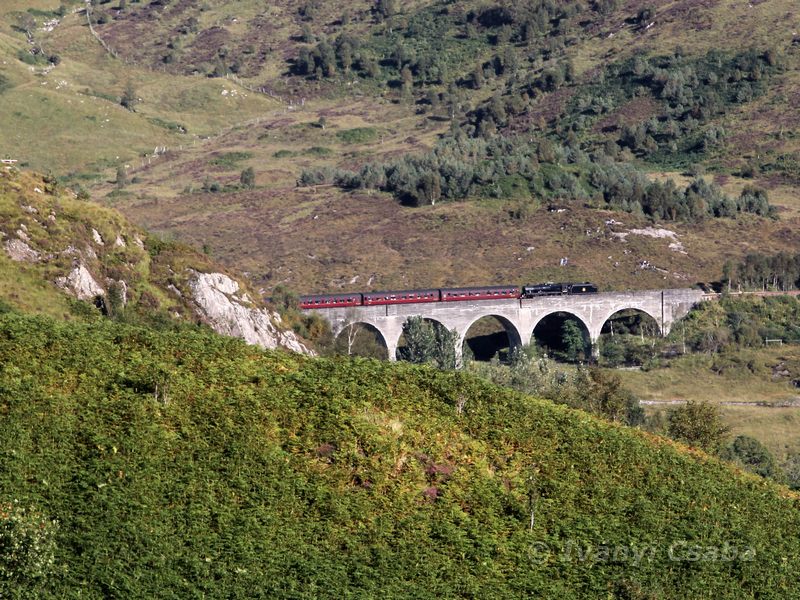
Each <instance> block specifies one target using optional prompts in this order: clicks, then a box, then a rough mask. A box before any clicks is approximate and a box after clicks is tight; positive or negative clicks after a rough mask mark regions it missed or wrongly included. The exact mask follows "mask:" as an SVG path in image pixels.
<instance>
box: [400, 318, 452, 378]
mask: <svg viewBox="0 0 800 600" xmlns="http://www.w3.org/2000/svg"><path fill="white" fill-rule="evenodd" d="M403 340H404V342H405V344H403V346H402V347H400V349H399V350H398V353H399V355H400V358H401V359H402V360H407V361H408V362H412V363H416V364H424V363H432V364H434V365H435V366H436V367H438V368H440V369H455V368H456V364H457V362H458V357H457V355H456V354H457V346H458V342H459V338H458V332H457V331H456V330H452V331H450V330H448V329H447V328H446V327H445V326H444V325H442V324H441V323H437V322H434V321H428V320H425V319H423V318H422V317H409V318H408V319H407V320H406V322H405V323H403Z"/></svg>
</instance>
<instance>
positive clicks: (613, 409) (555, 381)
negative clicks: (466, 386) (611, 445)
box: [467, 348, 644, 425]
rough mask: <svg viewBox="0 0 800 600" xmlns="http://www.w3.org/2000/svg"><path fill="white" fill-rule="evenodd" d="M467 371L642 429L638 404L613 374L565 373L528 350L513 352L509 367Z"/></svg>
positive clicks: (479, 365) (478, 366) (478, 365)
mask: <svg viewBox="0 0 800 600" xmlns="http://www.w3.org/2000/svg"><path fill="white" fill-rule="evenodd" d="M467 369H468V370H469V371H470V372H472V373H475V374H476V375H478V376H480V377H482V378H483V379H486V380H487V381H490V382H492V383H495V384H497V385H501V386H503V387H507V388H511V389H513V390H517V391H519V392H522V393H525V394H530V395H531V396H535V397H537V398H546V399H548V400H551V401H553V402H556V403H558V404H565V405H567V406H570V407H572V408H579V409H581V410H585V411H587V412H589V413H592V414H594V415H596V416H598V417H602V418H604V419H608V420H610V421H614V422H621V423H626V424H628V425H641V424H642V422H643V421H644V411H643V410H642V408H641V406H639V400H638V399H637V398H636V397H635V396H634V395H633V394H632V393H631V392H630V391H629V390H627V389H625V387H624V386H623V385H622V380H621V379H620V377H619V375H618V374H616V373H614V372H613V371H608V370H603V369H598V368H590V369H586V368H583V367H580V368H578V369H565V368H564V367H563V366H562V365H559V364H558V363H556V362H555V361H553V360H552V359H548V358H543V357H540V356H536V354H535V353H534V352H533V351H532V349H530V348H529V349H526V350H525V351H521V350H516V351H515V352H513V353H512V360H511V362H510V364H508V365H503V364H500V363H499V362H498V361H492V362H488V363H487V362H470V363H468V365H467Z"/></svg>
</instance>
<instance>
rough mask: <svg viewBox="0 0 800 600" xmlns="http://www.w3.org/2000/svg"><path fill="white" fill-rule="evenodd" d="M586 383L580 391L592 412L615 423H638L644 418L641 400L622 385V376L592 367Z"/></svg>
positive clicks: (585, 404)
mask: <svg viewBox="0 0 800 600" xmlns="http://www.w3.org/2000/svg"><path fill="white" fill-rule="evenodd" d="M588 373H589V376H588V380H587V381H586V385H585V386H583V387H582V388H580V389H579V390H578V391H579V393H580V394H581V395H582V396H583V398H584V402H583V405H584V406H585V407H586V409H587V410H589V411H590V412H592V413H594V414H597V415H600V416H602V417H605V418H606V419H609V420H611V421H614V422H615V423H627V424H629V425H638V424H640V423H641V422H642V421H643V420H644V415H643V411H642V409H641V407H640V406H639V401H638V400H637V399H636V397H635V396H634V395H633V394H632V393H631V392H630V391H629V390H627V389H625V387H623V385H622V378H621V377H620V376H619V375H618V374H617V373H614V372H612V371H606V370H604V369H590V370H589V372H588Z"/></svg>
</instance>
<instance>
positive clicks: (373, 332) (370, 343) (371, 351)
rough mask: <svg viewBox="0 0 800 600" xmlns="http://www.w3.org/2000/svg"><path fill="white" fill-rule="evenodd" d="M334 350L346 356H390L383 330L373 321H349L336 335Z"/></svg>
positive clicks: (379, 357)
mask: <svg viewBox="0 0 800 600" xmlns="http://www.w3.org/2000/svg"><path fill="white" fill-rule="evenodd" d="M333 347H334V350H335V351H336V352H337V353H338V354H343V355H345V356H363V357H366V358H378V359H380V360H386V359H388V358H389V346H388V344H387V343H386V338H385V337H384V336H383V333H381V330H380V329H378V328H377V327H375V325H373V324H372V323H367V322H364V321H353V322H352V323H348V324H347V325H345V326H344V327H342V330H341V331H340V332H339V333H338V334H337V335H336V338H335V339H334V342H333Z"/></svg>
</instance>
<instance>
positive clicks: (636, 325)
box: [597, 308, 661, 367]
mask: <svg viewBox="0 0 800 600" xmlns="http://www.w3.org/2000/svg"><path fill="white" fill-rule="evenodd" d="M660 337H661V328H660V327H659V325H658V320H657V319H656V318H655V317H654V316H653V315H651V314H650V313H648V312H647V311H646V310H642V309H640V308H626V309H621V310H618V311H616V312H614V313H612V314H610V315H609V316H608V318H607V319H606V320H605V321H604V322H603V326H602V328H601V330H600V337H599V338H598V340H597V342H598V343H597V356H598V360H599V361H600V364H601V365H603V366H605V367H622V366H641V365H644V364H646V363H647V362H648V361H651V360H653V359H655V358H656V357H657V356H658V355H659V353H660V351H661V350H660V349H661V345H660V344H659V343H658V339H657V338H660Z"/></svg>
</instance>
